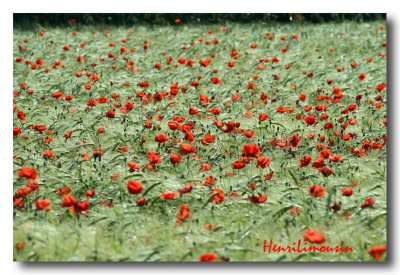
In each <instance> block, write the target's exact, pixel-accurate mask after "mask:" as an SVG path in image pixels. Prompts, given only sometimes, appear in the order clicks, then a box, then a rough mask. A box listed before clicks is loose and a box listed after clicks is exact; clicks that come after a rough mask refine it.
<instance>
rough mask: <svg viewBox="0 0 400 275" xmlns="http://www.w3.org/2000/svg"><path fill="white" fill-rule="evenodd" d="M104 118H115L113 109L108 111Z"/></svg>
mask: <svg viewBox="0 0 400 275" xmlns="http://www.w3.org/2000/svg"><path fill="white" fill-rule="evenodd" d="M106 116H107V117H108V118H114V117H115V111H114V110H113V109H111V110H108V111H107V113H106Z"/></svg>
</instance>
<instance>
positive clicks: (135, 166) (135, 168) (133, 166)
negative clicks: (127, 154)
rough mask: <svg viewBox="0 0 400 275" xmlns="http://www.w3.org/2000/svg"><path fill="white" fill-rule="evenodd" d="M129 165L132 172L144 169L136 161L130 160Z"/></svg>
mask: <svg viewBox="0 0 400 275" xmlns="http://www.w3.org/2000/svg"><path fill="white" fill-rule="evenodd" d="M128 166H129V168H130V171H131V172H135V171H142V168H141V167H140V166H139V165H138V164H137V163H136V162H133V161H130V162H128Z"/></svg>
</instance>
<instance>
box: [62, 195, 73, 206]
mask: <svg viewBox="0 0 400 275" xmlns="http://www.w3.org/2000/svg"><path fill="white" fill-rule="evenodd" d="M75 203H76V200H75V198H74V196H72V195H70V194H65V195H64V197H63V201H62V202H61V206H62V207H71V206H73V205H74V204H75Z"/></svg>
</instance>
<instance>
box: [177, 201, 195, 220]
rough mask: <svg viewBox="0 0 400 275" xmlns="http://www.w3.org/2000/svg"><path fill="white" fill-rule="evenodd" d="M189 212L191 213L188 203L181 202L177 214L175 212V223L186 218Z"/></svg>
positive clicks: (189, 214) (188, 216)
mask: <svg viewBox="0 0 400 275" xmlns="http://www.w3.org/2000/svg"><path fill="white" fill-rule="evenodd" d="M191 214H192V211H190V209H189V207H188V205H187V204H182V205H181V206H180V207H179V212H178V214H176V223H177V224H180V223H182V222H183V221H184V220H187V219H188V218H190V216H191Z"/></svg>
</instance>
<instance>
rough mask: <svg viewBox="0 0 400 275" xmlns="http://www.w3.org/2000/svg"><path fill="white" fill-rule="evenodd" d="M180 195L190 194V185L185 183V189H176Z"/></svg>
mask: <svg viewBox="0 0 400 275" xmlns="http://www.w3.org/2000/svg"><path fill="white" fill-rule="evenodd" d="M178 191H179V193H180V194H186V193H190V192H191V191H192V184H190V183H187V184H186V186H185V187H183V188H179V189H178Z"/></svg>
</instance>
